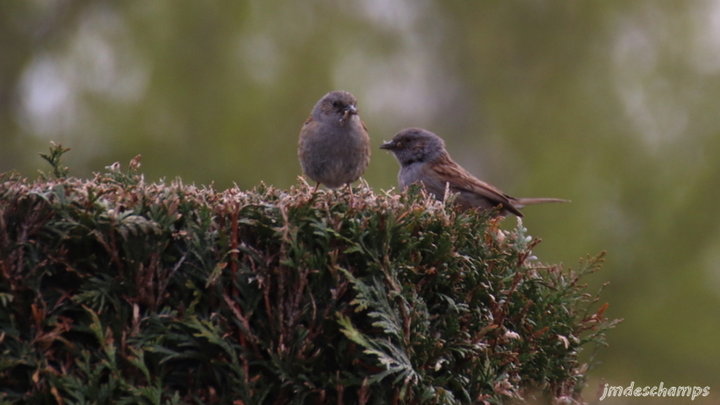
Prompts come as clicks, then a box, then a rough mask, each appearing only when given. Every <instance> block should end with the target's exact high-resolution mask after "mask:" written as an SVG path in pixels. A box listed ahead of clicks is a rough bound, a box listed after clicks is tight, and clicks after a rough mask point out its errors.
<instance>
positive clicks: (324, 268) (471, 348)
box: [0, 149, 614, 404]
mask: <svg viewBox="0 0 720 405" xmlns="http://www.w3.org/2000/svg"><path fill="white" fill-rule="evenodd" d="M58 150H59V149H58ZM50 160H52V159H50ZM53 161H54V162H55V164H53V167H54V168H57V167H60V166H58V165H59V160H53ZM51 163H52V162H51ZM139 166H140V165H139V157H138V158H136V159H134V160H133V161H132V162H131V165H130V168H129V169H128V170H127V171H123V170H121V169H120V167H119V165H117V164H116V165H113V166H110V167H109V170H108V171H107V172H105V173H98V174H96V175H95V176H94V178H92V179H89V180H83V179H78V178H71V177H65V173H60V172H57V170H55V178H54V179H41V180H38V181H29V180H27V179H23V178H19V177H17V176H11V175H3V176H2V177H0V326H1V327H2V332H1V334H0V351H1V353H0V359H1V360H0V400H1V401H3V403H63V404H84V403H119V404H181V403H198V404H200V403H202V404H205V403H219V404H304V403H359V404H381V403H423V404H459V403H503V402H507V401H509V400H513V399H520V398H530V397H534V396H536V395H540V396H541V397H545V398H549V399H554V400H560V399H563V400H568V401H581V399H580V391H581V389H582V387H583V381H584V378H585V376H586V372H587V365H586V364H585V363H583V362H582V361H580V359H579V355H580V352H581V351H582V350H584V349H585V348H587V347H593V346H596V345H597V344H602V343H604V341H603V339H604V334H605V331H606V330H607V329H608V328H609V327H612V326H613V324H614V321H611V320H608V319H607V318H605V317H604V315H603V313H604V311H605V309H606V308H607V304H604V305H598V304H597V297H596V294H590V293H588V292H587V291H586V288H585V286H584V285H582V284H581V283H580V279H581V278H582V277H583V276H585V275H586V274H588V273H590V272H593V271H595V270H596V269H597V268H598V266H599V264H600V262H601V259H602V258H601V257H596V258H591V259H589V260H587V261H586V262H583V263H581V264H580V265H579V268H578V269H577V270H575V271H572V270H563V269H561V268H560V267H559V266H546V265H543V264H541V263H540V262H539V261H538V260H537V259H536V258H534V257H533V255H532V248H533V247H534V246H535V244H536V243H537V242H538V241H537V240H536V239H532V238H531V237H529V236H527V235H526V230H525V229H524V228H523V226H522V224H521V223H519V224H518V226H517V227H516V229H514V230H512V231H504V230H501V229H500V228H499V227H498V221H496V220H493V219H491V217H490V216H489V214H487V213H485V214H483V213H477V212H467V213H457V212H454V211H453V210H452V209H450V208H446V207H445V206H443V205H442V204H441V203H439V202H436V201H434V200H432V199H428V198H427V197H426V196H424V195H423V194H422V193H421V192H420V191H419V190H411V192H409V193H407V194H401V195H398V194H394V193H378V194H376V193H374V192H373V191H371V190H370V189H369V188H368V187H367V186H365V185H361V186H359V187H356V188H354V189H352V190H348V189H345V190H339V191H324V190H319V191H317V192H315V193H313V191H312V188H311V187H308V186H307V184H301V185H300V186H297V187H292V188H291V189H289V190H280V189H275V188H271V187H266V186H263V185H260V186H258V187H256V188H255V189H254V190H251V191H242V190H239V189H237V188H232V189H228V190H224V191H215V190H213V189H211V188H208V187H196V186H193V185H184V184H182V183H181V182H179V181H175V182H172V183H170V184H164V183H152V184H148V183H145V182H144V180H143V177H142V175H141V174H140V173H139V172H138V170H139ZM59 174H62V175H59Z"/></svg>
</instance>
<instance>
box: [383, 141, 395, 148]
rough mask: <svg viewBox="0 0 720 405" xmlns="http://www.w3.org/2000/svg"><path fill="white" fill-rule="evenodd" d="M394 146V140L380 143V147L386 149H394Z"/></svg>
mask: <svg viewBox="0 0 720 405" xmlns="http://www.w3.org/2000/svg"><path fill="white" fill-rule="evenodd" d="M394 147H395V142H393V141H387V142H383V144H382V145H380V149H385V150H393V148H394Z"/></svg>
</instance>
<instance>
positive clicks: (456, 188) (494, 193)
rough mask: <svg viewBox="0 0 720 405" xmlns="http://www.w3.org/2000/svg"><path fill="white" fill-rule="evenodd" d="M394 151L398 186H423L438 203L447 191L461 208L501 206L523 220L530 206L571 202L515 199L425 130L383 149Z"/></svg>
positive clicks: (397, 139)
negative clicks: (475, 173)
mask: <svg viewBox="0 0 720 405" xmlns="http://www.w3.org/2000/svg"><path fill="white" fill-rule="evenodd" d="M380 148H381V149H386V150H389V151H391V152H392V153H393V154H394V155H395V158H396V159H397V160H398V162H399V163H400V172H399V173H398V183H399V185H400V187H401V188H406V187H407V186H409V185H410V184H414V183H419V184H422V186H423V187H424V188H425V190H427V191H428V192H429V193H430V194H432V195H434V196H435V198H437V199H438V200H443V199H444V198H445V194H446V190H447V192H450V193H454V194H457V197H456V198H455V203H456V204H457V205H458V206H459V207H460V208H461V209H470V208H479V209H490V208H495V207H499V208H500V211H499V214H500V215H502V216H505V215H507V214H509V213H512V214H515V215H517V216H519V217H522V213H521V212H520V209H521V208H522V207H524V206H526V205H532V204H543V203H550V202H569V201H568V200H563V199H560V198H515V197H511V196H509V195H507V194H505V193H503V192H502V191H500V190H499V189H497V188H496V187H494V186H492V185H490V184H488V183H485V182H484V181H481V180H478V179H477V178H476V177H475V176H473V175H472V174H470V173H469V172H468V171H467V170H465V169H464V168H463V167H462V166H460V165H459V164H457V163H455V161H454V160H452V158H451V157H450V155H449V154H448V152H447V150H446V149H445V142H444V141H443V140H442V138H440V137H439V136H437V135H435V134H434V133H432V132H430V131H428V130H426V129H422V128H407V129H403V130H402V131H400V132H398V133H397V134H396V135H395V136H394V137H393V139H392V140H390V141H388V142H385V143H383V144H382V146H380Z"/></svg>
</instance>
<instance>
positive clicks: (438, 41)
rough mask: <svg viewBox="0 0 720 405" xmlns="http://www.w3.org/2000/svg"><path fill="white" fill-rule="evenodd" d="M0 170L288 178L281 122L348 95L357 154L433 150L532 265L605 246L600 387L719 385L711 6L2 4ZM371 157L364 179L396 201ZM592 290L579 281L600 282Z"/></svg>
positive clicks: (716, 93) (219, 181) (716, 117)
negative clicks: (475, 184) (41, 157)
mask: <svg viewBox="0 0 720 405" xmlns="http://www.w3.org/2000/svg"><path fill="white" fill-rule="evenodd" d="M0 49H2V56H1V57H0V171H5V170H11V169H12V170H18V171H20V172H21V173H24V174H29V173H32V171H34V168H35V167H36V163H35V162H36V161H37V160H36V156H37V153H38V152H40V151H42V150H43V149H44V148H45V145H46V144H47V141H48V140H56V141H59V142H62V143H63V144H65V145H68V146H70V147H72V148H73V150H74V151H75V153H74V160H71V161H70V162H69V166H70V167H72V168H74V170H75V174H80V175H83V174H88V173H89V172H91V171H97V170H101V169H102V166H103V165H104V164H106V162H108V161H114V160H122V161H126V160H128V159H129V158H130V157H132V156H134V155H135V154H137V153H141V154H143V155H144V157H145V162H146V167H145V168H146V171H147V173H148V175H149V177H151V178H154V179H156V178H160V177H167V178H173V177H175V176H181V177H182V178H183V179H184V180H185V181H188V182H191V181H196V182H198V183H203V184H205V183H210V182H215V184H216V185H217V186H219V187H226V186H229V185H231V184H232V183H233V182H236V183H237V184H238V185H239V186H241V187H243V188H248V187H251V186H253V185H255V184H257V183H258V182H259V181H261V180H263V181H266V182H268V183H270V184H274V185H276V186H279V187H287V186H289V185H291V184H294V183H295V182H296V179H295V178H296V176H297V174H298V173H299V166H298V164H297V160H296V157H295V145H296V138H297V132H298V129H299V126H300V124H301V123H302V121H303V120H304V118H305V117H306V115H307V114H308V112H309V111H310V108H311V106H312V104H313V103H314V102H315V101H316V100H317V98H319V97H320V96H321V95H322V94H323V93H325V92H326V91H328V90H330V89H333V88H342V89H346V90H349V91H352V92H353V93H355V94H356V96H358V98H359V100H360V109H361V115H362V117H363V119H364V120H365V122H366V123H367V125H368V127H369V129H370V134H371V137H372V138H373V142H374V144H375V145H377V144H379V143H380V142H381V140H382V139H387V138H389V137H390V136H392V134H393V133H394V132H396V131H397V130H399V129H400V128H402V127H407V126H424V127H428V128H429V129H432V130H434V131H436V132H438V133H439V134H441V135H443V136H444V137H445V138H446V140H447V143H448V146H449V149H450V150H451V152H452V153H453V154H454V156H456V158H457V160H459V161H460V162H461V163H462V164H463V165H465V166H466V167H468V168H469V169H471V171H473V172H474V173H476V174H478V175H480V176H481V177H483V178H485V179H487V180H489V181H490V182H492V183H495V184H497V185H498V186H500V187H501V188H503V189H504V190H506V191H507V192H509V193H511V194H514V195H519V196H535V195H538V196H540V195H548V196H558V197H566V198H570V199H572V200H573V201H574V202H573V204H572V205H569V206H564V207H543V208H539V207H538V208H531V209H529V210H528V211H527V212H528V219H527V221H526V224H527V225H528V227H529V228H530V229H531V230H532V231H533V233H536V234H541V235H544V237H545V243H544V244H543V245H541V246H540V247H539V251H540V252H541V253H542V254H543V256H544V257H546V258H548V259H549V260H558V261H567V262H574V261H575V260H576V258H577V257H578V256H581V255H583V254H585V253H586V252H588V251H597V250H601V249H607V250H608V251H609V256H608V272H607V273H606V274H610V278H611V281H612V282H613V283H612V287H611V288H610V289H609V290H608V293H609V295H610V301H611V302H613V303H614V307H613V308H611V310H610V311H611V312H613V315H615V316H618V317H623V318H625V319H626V322H625V323H624V324H623V325H622V327H620V328H618V329H617V331H616V332H617V333H615V334H613V336H612V339H614V340H611V347H612V349H611V352H610V356H609V357H608V360H607V363H606V365H605V366H604V367H605V368H603V369H601V370H600V371H599V372H598V378H605V379H608V380H610V381H612V382H627V381H629V379H631V378H634V379H636V380H641V381H642V382H643V383H645V382H647V383H656V382H657V381H659V380H662V381H665V382H666V383H674V382H677V383H680V382H686V381H689V382H693V383H697V384H709V385H712V383H716V385H719V386H720V379H718V377H717V376H718V375H720V370H719V369H718V366H717V362H716V361H715V359H717V358H720V349H719V348H718V346H717V344H716V342H717V340H718V337H720V325H719V324H718V322H717V316H718V310H717V308H719V304H720V296H719V295H718V291H720V288H718V287H720V266H719V265H718V262H720V249H719V248H718V247H719V246H720V217H719V216H718V215H715V214H714V209H715V205H716V201H717V197H718V194H719V193H720V192H719V191H718V184H720V170H719V167H718V164H717V162H716V159H717V156H718V152H720V136H719V135H720V114H717V111H716V100H717V99H718V97H720V3H718V1H711V0H707V1H704V0H699V1H694V2H656V1H649V0H640V1H633V2H627V1H619V0H613V1H603V2H548V1H529V0H528V1H519V2H467V1H460V0H455V1H442V2H441V1H439V0H434V1H433V0H426V1H421V2H415V1H409V0H403V1H400V0H398V1H390V2H388V1H382V0H372V1H363V2H353V1H349V0H347V1H341V2H330V1H320V0H318V1H310V2H302V3H300V2H293V1H287V0H286V1H275V2H264V1H260V0H255V1H239V2H223V3H221V2H203V3H197V2H192V1H180V2H177V1H173V2H171V1H167V0H166V1H154V2H149V3H148V2H108V1H86V0H84V1H83V0H67V1H62V2H41V1H24V2H10V1H8V2H3V3H2V4H0ZM396 170H397V167H396V164H395V162H394V161H393V159H392V158H391V157H390V156H387V155H385V154H383V153H382V152H381V151H379V150H375V153H374V155H373V160H372V162H371V164H370V168H369V170H368V172H367V174H366V178H367V180H368V182H369V183H370V185H371V186H373V187H375V188H378V189H379V188H387V187H390V186H392V185H394V179H395V172H396ZM602 281H604V280H597V282H598V283H600V282H602Z"/></svg>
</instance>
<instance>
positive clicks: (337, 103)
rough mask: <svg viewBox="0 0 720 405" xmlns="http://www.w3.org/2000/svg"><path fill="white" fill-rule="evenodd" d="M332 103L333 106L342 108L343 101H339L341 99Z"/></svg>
mask: <svg viewBox="0 0 720 405" xmlns="http://www.w3.org/2000/svg"><path fill="white" fill-rule="evenodd" d="M332 105H333V107H335V108H340V107H342V103H341V102H339V101H333V104H332Z"/></svg>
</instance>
